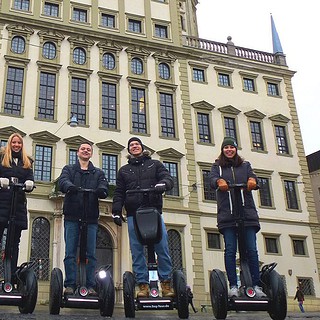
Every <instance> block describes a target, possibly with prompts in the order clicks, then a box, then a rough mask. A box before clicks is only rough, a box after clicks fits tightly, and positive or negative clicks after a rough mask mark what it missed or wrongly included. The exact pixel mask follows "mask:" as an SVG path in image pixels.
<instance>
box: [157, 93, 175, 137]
mask: <svg viewBox="0 0 320 320" xmlns="http://www.w3.org/2000/svg"><path fill="white" fill-rule="evenodd" d="M160 114H161V135H162V136H163V137H170V138H174V137H175V128H174V110H173V98H172V94H167V93H160Z"/></svg>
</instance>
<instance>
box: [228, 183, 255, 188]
mask: <svg viewBox="0 0 320 320" xmlns="http://www.w3.org/2000/svg"><path fill="white" fill-rule="evenodd" d="M228 187H229V189H246V188H247V184H246V183H228ZM258 189H259V186H258V185H257V186H256V188H255V189H254V190H258Z"/></svg>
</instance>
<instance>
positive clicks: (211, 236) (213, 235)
mask: <svg viewBox="0 0 320 320" xmlns="http://www.w3.org/2000/svg"><path fill="white" fill-rule="evenodd" d="M207 239H208V249H221V236H220V233H219V232H207Z"/></svg>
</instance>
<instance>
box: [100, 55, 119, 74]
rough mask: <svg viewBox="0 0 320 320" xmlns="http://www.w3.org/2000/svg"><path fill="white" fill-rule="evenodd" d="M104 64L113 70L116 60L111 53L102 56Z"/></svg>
mask: <svg viewBox="0 0 320 320" xmlns="http://www.w3.org/2000/svg"><path fill="white" fill-rule="evenodd" d="M102 64H103V66H104V67H105V68H106V69H108V70H113V69H114V67H115V66H116V60H115V58H114V55H113V54H111V53H105V54H104V55H103V57H102Z"/></svg>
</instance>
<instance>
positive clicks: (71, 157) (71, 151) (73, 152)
mask: <svg viewBox="0 0 320 320" xmlns="http://www.w3.org/2000/svg"><path fill="white" fill-rule="evenodd" d="M77 153H78V151H77V150H74V149H69V159H68V164H75V163H76V162H77V160H78V156H77Z"/></svg>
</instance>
